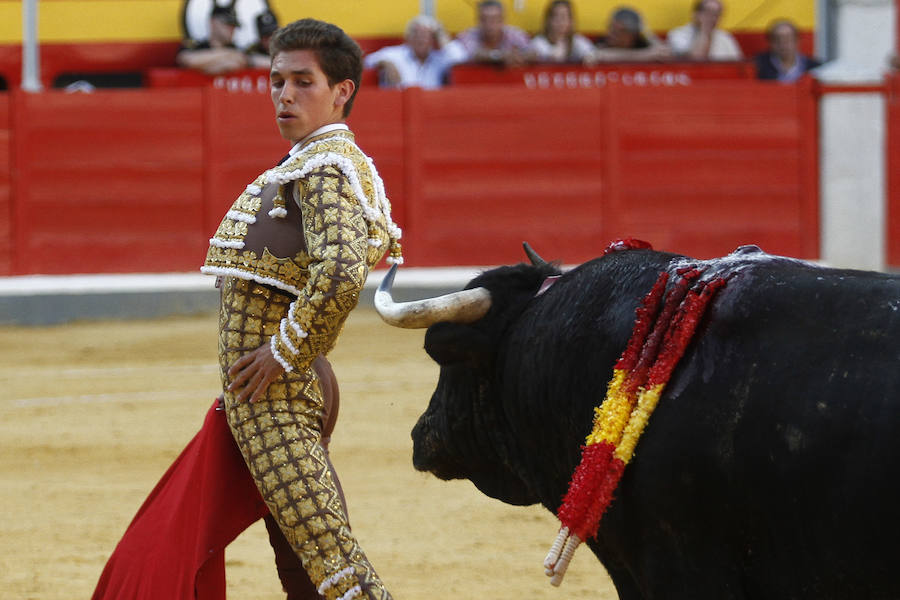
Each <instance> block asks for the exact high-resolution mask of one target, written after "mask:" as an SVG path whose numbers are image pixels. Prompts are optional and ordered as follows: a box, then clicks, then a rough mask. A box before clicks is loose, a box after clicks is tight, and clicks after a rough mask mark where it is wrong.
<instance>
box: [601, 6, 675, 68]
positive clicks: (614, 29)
mask: <svg viewBox="0 0 900 600" xmlns="http://www.w3.org/2000/svg"><path fill="white" fill-rule="evenodd" d="M594 55H595V57H596V58H597V60H600V61H627V60H665V59H668V58H671V57H672V51H671V50H670V49H669V47H668V46H667V45H666V44H665V42H663V41H662V40H660V39H659V38H658V37H656V36H655V35H654V34H653V32H652V31H649V30H647V29H646V28H645V27H644V20H643V19H642V18H641V15H640V14H639V13H638V12H637V11H636V10H634V9H633V8H628V7H624V6H623V7H621V8H617V9H616V10H614V11H613V13H612V15H610V17H609V23H608V24H607V26H606V37H604V38H603V39H601V40H599V41H598V42H597V50H596V52H595V53H594Z"/></svg>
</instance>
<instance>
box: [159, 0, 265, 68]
mask: <svg viewBox="0 0 900 600" xmlns="http://www.w3.org/2000/svg"><path fill="white" fill-rule="evenodd" d="M238 25H239V23H238V19H237V14H236V13H235V11H234V7H232V6H220V5H216V6H214V7H213V9H212V12H211V13H210V15H209V39H207V40H200V41H197V40H191V39H187V40H184V41H183V42H182V44H181V48H179V50H178V54H177V55H176V56H175V63H176V64H177V65H178V66H179V67H184V68H186V69H194V70H196V71H201V72H203V73H206V74H207V75H220V74H222V73H228V72H230V71H237V70H239V69H246V68H248V67H249V66H250V59H249V58H248V57H247V55H246V54H245V53H244V52H242V51H241V50H239V49H238V48H237V47H236V46H235V45H234V42H233V41H232V38H233V37H234V29H235V27H237V26H238Z"/></svg>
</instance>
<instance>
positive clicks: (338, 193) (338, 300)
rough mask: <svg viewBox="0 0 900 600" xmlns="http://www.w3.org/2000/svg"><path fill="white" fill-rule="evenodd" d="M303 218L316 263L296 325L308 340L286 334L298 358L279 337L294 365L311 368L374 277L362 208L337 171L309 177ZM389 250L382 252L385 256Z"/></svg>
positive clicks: (287, 331)
mask: <svg viewBox="0 0 900 600" xmlns="http://www.w3.org/2000/svg"><path fill="white" fill-rule="evenodd" d="M303 188H304V189H303V194H302V197H301V203H300V208H301V213H302V215H303V230H304V233H305V235H306V248H307V252H308V253H309V255H310V257H312V258H313V259H314V260H313V262H311V263H310V264H309V271H308V273H309V279H308V281H307V283H306V285H305V286H304V288H303V290H302V291H303V293H302V294H301V296H300V298H299V300H298V301H297V304H296V306H295V307H294V311H293V314H292V315H291V319H292V320H293V321H294V322H295V323H297V324H298V325H299V326H300V327H301V328H302V329H303V331H304V332H305V333H306V334H307V335H306V337H300V336H299V335H297V332H296V331H294V330H293V329H292V328H291V329H285V331H284V332H283V333H282V335H286V336H287V338H288V341H289V342H290V344H291V345H292V346H293V347H294V348H295V349H297V353H294V352H292V351H291V350H290V349H289V348H288V347H287V344H285V343H284V341H283V340H282V339H281V338H280V337H279V338H276V348H277V349H278V352H279V354H280V355H281V356H283V357H284V358H285V359H286V360H288V361H289V362H290V363H291V364H293V365H295V366H297V367H301V368H306V367H308V366H309V365H310V364H311V363H312V361H313V360H314V359H315V357H316V356H318V355H319V354H326V353H327V352H328V351H329V350H331V348H332V347H333V346H334V343H335V342H336V341H337V336H338V334H339V333H340V331H341V328H342V327H343V324H344V321H345V320H346V319H347V316H348V315H349V314H350V311H351V310H352V309H353V307H355V306H356V304H357V302H359V293H360V291H361V290H362V287H363V284H365V281H366V276H367V274H368V264H367V254H368V247H369V245H368V238H367V231H368V227H367V226H366V222H365V219H363V215H362V207H361V206H360V205H359V203H358V202H357V201H356V200H355V198H354V197H353V196H352V192H351V190H350V184H349V182H348V181H347V178H346V177H345V176H344V175H343V174H342V173H341V172H340V171H339V170H337V169H336V168H334V167H330V166H327V167H321V168H320V169H317V170H315V171H313V172H311V173H310V174H309V176H308V177H307V179H306V182H305V185H304V186H303ZM383 253H384V250H382V254H383Z"/></svg>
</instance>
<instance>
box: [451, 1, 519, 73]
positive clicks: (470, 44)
mask: <svg viewBox="0 0 900 600" xmlns="http://www.w3.org/2000/svg"><path fill="white" fill-rule="evenodd" d="M530 41H531V40H530V39H529V38H528V34H527V33H525V32H524V31H522V30H521V29H519V28H518V27H514V26H513V25H507V24H506V23H505V22H504V14H503V4H501V3H500V2H499V0H481V2H479V3H478V25H477V26H475V27H472V28H471V29H467V30H466V31H464V32H462V33H461V34H459V35H458V36H457V37H456V40H455V41H454V42H453V44H454V46H451V48H452V49H448V51H450V52H452V53H453V55H454V56H456V57H457V58H458V59H461V60H464V61H469V62H489V63H496V64H501V65H505V66H509V67H512V66H522V65H524V64H526V63H528V62H531V61H532V60H533V59H534V55H533V53H532V52H531V50H530V48H529V46H528V45H529V43H530ZM457 47H458V49H459V50H458V51H457V50H456V48H457Z"/></svg>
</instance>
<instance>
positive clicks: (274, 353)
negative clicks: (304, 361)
mask: <svg viewBox="0 0 900 600" xmlns="http://www.w3.org/2000/svg"><path fill="white" fill-rule="evenodd" d="M269 348H271V349H272V356H274V357H275V360H277V361H278V364H280V365H281V366H282V367H284V371H285V373H290V372H291V371H293V370H294V366H293V365H292V364H291V363H289V362H288V361H286V360H285V359H284V356H282V354H281V352H279V351H278V336H277V335H273V336H272V338H271V339H270V340H269Z"/></svg>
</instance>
